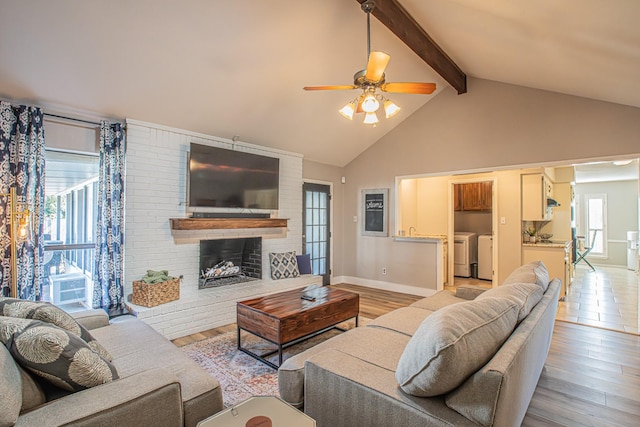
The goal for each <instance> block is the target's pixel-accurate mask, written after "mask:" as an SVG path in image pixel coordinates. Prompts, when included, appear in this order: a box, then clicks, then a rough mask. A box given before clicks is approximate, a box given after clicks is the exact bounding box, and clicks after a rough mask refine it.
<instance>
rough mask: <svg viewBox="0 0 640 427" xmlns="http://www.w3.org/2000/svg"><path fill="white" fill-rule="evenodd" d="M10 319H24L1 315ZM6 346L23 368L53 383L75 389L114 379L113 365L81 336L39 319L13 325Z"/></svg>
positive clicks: (115, 376)
mask: <svg viewBox="0 0 640 427" xmlns="http://www.w3.org/2000/svg"><path fill="white" fill-rule="evenodd" d="M6 319H10V321H17V320H20V321H23V320H24V319H12V318H6V317H4V318H3V321H4V322H5V323H7V322H8V321H7V320H6ZM14 329H15V331H14V332H13V334H12V336H11V338H9V340H8V342H7V348H8V349H9V352H10V353H11V355H12V356H13V358H14V359H15V360H16V361H17V362H18V363H19V364H20V365H21V366H23V367H24V368H26V369H28V370H29V371H31V372H33V373H34V374H36V375H38V376H40V377H42V378H44V379H46V380H47V381H49V382H51V383H53V384H55V385H56V386H58V387H60V388H62V389H65V390H69V391H79V390H84V389H86V388H89V387H94V386H97V385H100V384H104V383H107V382H111V381H113V380H115V379H117V378H118V374H117V373H116V369H115V367H114V366H113V365H112V364H111V363H109V362H108V361H106V360H105V359H103V358H102V357H100V355H99V354H98V353H96V352H95V351H93V350H92V349H91V348H90V347H89V346H88V345H87V343H85V342H84V341H83V340H82V338H80V337H78V336H76V335H75V334H73V333H71V332H69V331H66V330H64V329H62V328H59V327H57V326H54V325H52V324H49V323H45V322H41V321H39V320H29V322H28V323H27V324H24V323H23V324H20V325H18V326H17V327H15V328H14Z"/></svg>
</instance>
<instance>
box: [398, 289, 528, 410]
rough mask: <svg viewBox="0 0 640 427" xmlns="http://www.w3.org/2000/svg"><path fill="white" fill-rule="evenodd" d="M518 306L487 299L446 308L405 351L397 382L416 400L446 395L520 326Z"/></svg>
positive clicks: (431, 318) (427, 322)
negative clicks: (516, 326) (415, 397)
mask: <svg viewBox="0 0 640 427" xmlns="http://www.w3.org/2000/svg"><path fill="white" fill-rule="evenodd" d="M518 310H519V307H518V305H517V304H516V303H515V302H513V301H512V300H509V299H506V298H484V299H482V300H480V301H477V300H473V301H469V302H461V303H459V304H452V305H449V306H447V307H443V308H441V309H440V310H438V311H436V312H434V313H433V314H431V315H430V316H428V317H427V318H426V319H425V320H424V321H423V322H422V324H421V325H420V327H418V330H417V331H416V333H415V334H414V335H413V337H411V339H410V340H409V343H408V344H407V346H406V347H405V349H404V351H403V353H402V356H401V357H400V361H399V362H398V367H397V369H396V380H397V381H398V383H399V384H400V387H401V388H402V390H404V391H405V392H406V393H409V394H411V395H414V396H422V397H429V396H437V395H440V394H444V393H447V392H449V391H451V390H453V389H455V388H456V387H458V386H459V385H460V384H462V383H463V382H464V380H466V379H467V377H469V376H470V375H471V374H473V373H474V372H476V371H477V370H478V369H479V368H480V367H482V366H483V365H485V364H486V363H487V362H488V361H489V360H490V359H491V358H492V357H493V355H494V354H495V353H496V351H498V349H499V348H500V346H502V344H503V343H504V341H505V340H506V339H507V338H508V337H509V335H510V334H511V332H512V331H513V328H514V327H515V325H516V320H517V316H518Z"/></svg>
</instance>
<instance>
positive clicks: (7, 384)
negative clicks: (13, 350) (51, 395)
mask: <svg viewBox="0 0 640 427" xmlns="http://www.w3.org/2000/svg"><path fill="white" fill-rule="evenodd" d="M21 389H22V383H21V381H20V372H19V371H18V367H17V365H16V362H15V361H14V360H13V357H11V354H9V350H7V348H6V347H5V346H4V345H0V391H1V393H0V395H1V396H2V398H1V399H0V427H5V426H12V425H14V424H15V423H16V421H17V420H18V415H20V407H21V406H22V390H21Z"/></svg>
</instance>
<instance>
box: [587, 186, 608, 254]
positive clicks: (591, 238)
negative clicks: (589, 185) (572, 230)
mask: <svg viewBox="0 0 640 427" xmlns="http://www.w3.org/2000/svg"><path fill="white" fill-rule="evenodd" d="M584 200H585V215H586V216H585V228H586V229H585V230H584V236H585V245H587V246H589V245H591V246H592V248H593V249H591V252H590V254H591V255H595V256H602V257H605V256H607V238H606V237H607V229H606V224H607V195H606V194H585V195H584Z"/></svg>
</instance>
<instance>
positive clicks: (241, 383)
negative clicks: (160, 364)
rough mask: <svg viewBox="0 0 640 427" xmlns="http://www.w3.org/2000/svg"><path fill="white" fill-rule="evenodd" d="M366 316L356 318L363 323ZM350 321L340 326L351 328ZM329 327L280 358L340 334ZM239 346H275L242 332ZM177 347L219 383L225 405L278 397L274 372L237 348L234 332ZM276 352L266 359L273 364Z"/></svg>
mask: <svg viewBox="0 0 640 427" xmlns="http://www.w3.org/2000/svg"><path fill="white" fill-rule="evenodd" d="M367 322H368V319H364V318H362V317H361V318H360V320H359V325H360V326H363V325H364V324H366V323H367ZM353 323H354V322H353V320H351V321H349V322H346V323H345V324H343V325H340V326H344V327H346V328H350V327H353ZM340 333H341V332H340V331H337V330H335V329H332V330H329V331H327V332H325V333H323V334H321V335H318V336H316V337H313V338H311V339H309V340H306V341H303V342H301V343H298V344H296V345H294V346H291V347H288V348H287V349H285V350H284V352H283V360H287V359H288V358H289V357H291V356H293V355H295V354H298V353H300V352H302V351H304V350H306V349H307V348H310V347H312V346H314V345H316V344H318V343H320V342H322V341H325V340H327V339H329V338H331V337H332V336H335V335H338V334H340ZM242 345H243V347H248V348H250V349H251V350H252V351H253V352H255V353H258V354H264V353H265V352H268V351H270V350H274V349H275V348H276V346H275V345H273V344H271V343H269V342H268V341H265V340H262V339H260V338H258V337H255V336H254V335H251V334H248V333H245V332H242ZM180 349H181V350H182V351H183V352H184V353H185V354H186V355H188V356H189V357H191V359H193V360H194V361H195V362H196V363H197V364H198V365H200V366H201V367H202V368H203V369H204V370H205V371H207V372H208V373H209V374H211V376H213V377H214V378H215V379H217V380H218V381H219V382H220V386H221V387H222V397H223V400H224V405H225V407H230V406H233V405H235V404H237V403H240V402H242V401H243V400H246V399H248V398H249V397H251V396H278V397H279V393H278V371H276V370H275V369H273V368H271V367H269V366H267V365H265V364H264V363H262V362H259V361H258V360H256V359H254V358H253V357H251V356H249V355H247V354H245V353H243V352H241V351H239V350H238V344H237V333H236V332H226V333H224V334H221V335H217V336H215V337H211V338H207V339H204V340H202V341H198V342H195V343H191V344H187V345H185V346H183V347H180ZM277 357H278V356H277V353H276V354H274V355H273V356H271V357H269V358H268V359H269V360H271V361H272V362H276V363H277Z"/></svg>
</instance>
